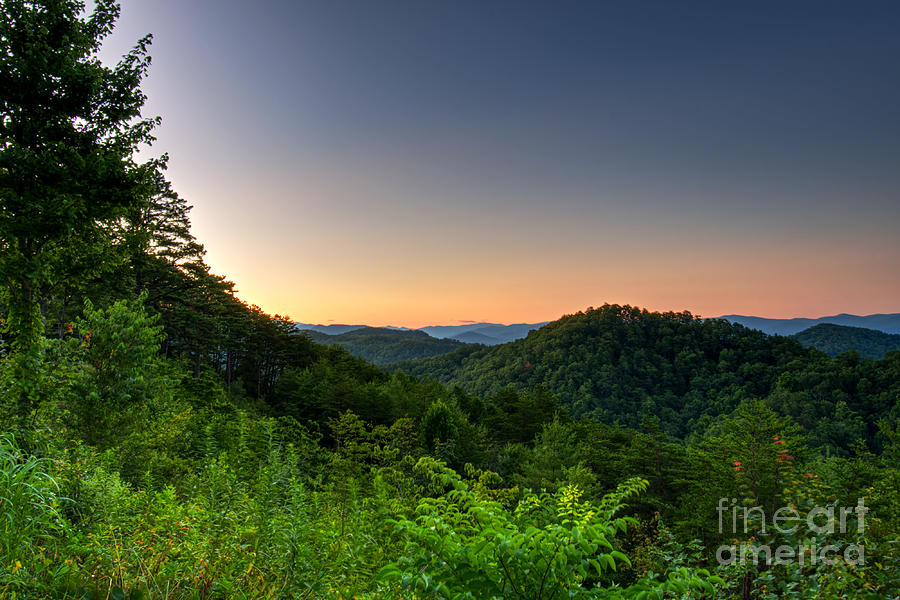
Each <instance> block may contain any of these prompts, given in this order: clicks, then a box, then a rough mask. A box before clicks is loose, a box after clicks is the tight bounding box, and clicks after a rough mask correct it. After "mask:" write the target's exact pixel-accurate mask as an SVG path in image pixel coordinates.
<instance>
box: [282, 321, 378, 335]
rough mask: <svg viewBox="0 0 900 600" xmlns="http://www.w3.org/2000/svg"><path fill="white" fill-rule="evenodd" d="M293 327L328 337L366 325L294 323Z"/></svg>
mask: <svg viewBox="0 0 900 600" xmlns="http://www.w3.org/2000/svg"><path fill="white" fill-rule="evenodd" d="M295 325H296V326H297V329H302V330H303V331H315V332H318V333H325V334H328V335H340V334H342V333H347V332H348V331H353V330H354V329H362V328H364V327H368V326H367V325H311V324H310V323H295Z"/></svg>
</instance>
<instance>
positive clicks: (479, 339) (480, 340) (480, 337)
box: [445, 331, 500, 346]
mask: <svg viewBox="0 0 900 600" xmlns="http://www.w3.org/2000/svg"><path fill="white" fill-rule="evenodd" d="M445 339H448V340H459V341H460V342H464V343H466V344H484V345H485V346H495V345H497V344H499V343H500V340H498V339H497V338H493V337H491V336H489V335H484V334H482V333H478V332H477V331H466V332H465V333H460V334H459V335H455V336H453V337H452V338H445Z"/></svg>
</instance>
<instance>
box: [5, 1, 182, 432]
mask: <svg viewBox="0 0 900 600" xmlns="http://www.w3.org/2000/svg"><path fill="white" fill-rule="evenodd" d="M0 8H2V16H0V90H2V92H0V208H2V211H0V271H2V273H3V275H4V277H5V280H6V281H5V284H6V286H7V287H8V291H9V298H8V315H7V316H8V327H9V330H10V333H11V334H12V337H13V350H14V353H15V355H16V356H17V361H16V369H17V370H18V376H17V377H16V379H17V380H18V381H19V382H20V384H21V386H22V390H21V394H20V416H22V417H24V415H22V414H21V413H22V411H24V412H27V411H28V409H29V408H30V400H29V389H28V384H27V382H28V374H29V365H30V364H32V363H34V362H35V361H36V360H37V359H38V353H39V347H40V343H39V342H40V338H41V336H42V335H43V333H44V331H43V330H44V324H43V317H42V311H41V308H42V301H43V300H45V299H46V297H47V294H48V289H49V288H50V287H51V286H52V285H54V284H55V283H58V282H59V280H62V279H65V278H66V277H67V276H71V275H70V274H71V273H72V272H73V271H77V270H78V269H73V265H74V264H75V263H78V264H80V266H81V268H82V269H83V271H84V272H88V273H90V272H91V271H94V272H96V271H97V270H99V268H101V267H102V264H103V262H105V261H103V260H99V261H98V257H99V256H102V255H103V249H105V248H109V246H110V244H109V237H110V235H111V232H112V230H113V229H114V227H115V225H116V223H117V222H118V220H119V219H120V218H121V217H123V216H124V215H125V212H126V209H127V208H128V207H129V206H131V205H133V204H134V203H135V202H136V201H137V199H138V198H140V197H141V196H142V195H146V194H147V193H150V192H149V188H152V186H153V177H152V174H153V173H155V172H157V171H158V170H159V169H160V168H161V167H162V165H163V164H164V159H160V160H151V161H148V162H146V163H143V164H138V163H137V162H136V161H135V159H134V154H135V152H136V150H138V149H139V148H140V147H141V146H142V145H143V144H149V143H150V142H152V140H153V138H152V136H151V130H152V129H153V127H154V126H155V125H156V124H157V123H158V119H144V118H141V108H142V106H143V104H144V101H145V99H146V97H145V96H144V94H143V93H142V92H141V90H140V84H141V81H142V79H143V77H144V75H145V74H146V72H147V69H148V67H149V65H150V58H149V56H148V55H147V49H148V47H149V44H150V40H151V37H150V36H149V35H148V36H147V37H145V38H143V39H141V40H140V41H139V42H138V43H137V45H136V46H135V48H134V49H133V50H132V51H131V52H130V53H128V54H127V55H125V56H124V57H123V58H122V60H121V61H120V62H119V63H118V64H117V65H116V66H115V67H113V68H110V67H106V66H104V65H103V64H101V62H100V60H99V59H98V58H97V52H98V50H99V48H100V45H101V43H102V41H103V40H104V38H106V36H108V35H109V34H110V33H111V32H112V30H113V26H114V23H115V21H116V19H117V17H118V15H119V7H118V4H116V2H115V1H114V0H99V1H98V2H97V3H96V5H95V7H94V9H93V11H92V12H91V13H90V14H89V15H88V14H85V12H84V8H85V6H84V3H83V2H81V1H80V0H42V1H26V0H0ZM85 259H87V260H89V261H91V263H85ZM81 263H85V264H81Z"/></svg>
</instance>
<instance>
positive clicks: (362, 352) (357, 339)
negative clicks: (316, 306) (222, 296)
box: [303, 327, 463, 365]
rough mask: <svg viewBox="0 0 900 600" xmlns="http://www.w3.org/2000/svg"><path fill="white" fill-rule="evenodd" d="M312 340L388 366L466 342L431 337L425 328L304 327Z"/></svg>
mask: <svg viewBox="0 0 900 600" xmlns="http://www.w3.org/2000/svg"><path fill="white" fill-rule="evenodd" d="M303 332H304V333H306V335H308V336H309V339H311V340H313V341H314V342H317V343H319V344H325V345H327V346H331V345H337V346H340V347H342V348H345V349H346V350H347V352H349V353H350V354H352V355H353V356H358V357H360V358H364V359H366V360H368V361H371V362H373V363H375V364H376V365H387V364H390V363H394V362H399V361H401V360H410V359H414V358H428V357H430V356H436V355H438V354H445V353H447V352H451V351H452V350H455V349H457V348H459V347H460V346H462V345H463V343H462V342H460V341H458V340H454V339H449V338H445V339H440V338H435V337H431V336H430V335H428V334H427V333H425V332H424V331H420V330H411V331H404V330H398V329H387V328H382V327H361V328H359V329H354V330H352V331H346V332H343V333H338V334H331V335H329V334H327V333H321V332H318V331H312V330H303Z"/></svg>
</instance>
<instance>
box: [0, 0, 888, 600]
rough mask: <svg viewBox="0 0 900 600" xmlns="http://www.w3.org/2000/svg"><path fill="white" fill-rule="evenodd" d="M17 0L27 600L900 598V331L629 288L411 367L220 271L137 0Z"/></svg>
mask: <svg viewBox="0 0 900 600" xmlns="http://www.w3.org/2000/svg"><path fill="white" fill-rule="evenodd" d="M0 9H2V18H0V44H2V52H0V86H2V90H3V94H2V96H0V207H2V216H0V268H2V275H3V279H2V282H0V286H2V287H0V313H2V319H3V326H4V329H3V337H2V346H0V351H2V358H0V361H2V362H0V418H2V420H0V423H2V430H0V597H4V598H16V599H18V598H70V599H75V598H78V599H85V598H89V599H92V598H104V599H110V598H116V599H119V598H132V599H136V598H185V599H187V598H335V599H336V598H351V597H357V598H372V599H375V598H423V599H424V598H470V599H475V598H478V599H483V598H520V599H526V598H527V599H549V598H553V599H561V598H576V597H578V598H629V599H636V598H741V599H749V598H755V599H756V598H760V599H775V598H785V597H795V598H813V597H815V598H828V599H832V598H833V599H837V598H863V597H871V598H896V597H898V594H900V577H898V566H900V562H898V554H900V552H898V544H897V543H896V541H897V534H898V531H900V469H898V464H900V353H897V352H892V353H888V355H887V356H886V357H885V358H883V359H881V360H868V359H863V358H861V357H860V356H859V355H858V354H855V353H847V354H842V355H839V356H837V357H835V358H831V357H828V356H826V355H825V354H823V353H821V352H819V351H817V350H809V349H805V348H803V347H802V346H801V345H800V344H799V343H798V342H796V341H794V340H791V339H788V338H781V337H768V336H765V335H763V334H761V333H759V332H754V331H751V330H748V329H745V328H743V327H740V326H736V325H731V324H728V323H726V322H723V321H706V322H704V321H700V320H698V319H696V318H694V317H693V316H692V315H690V314H689V313H653V312H648V311H646V310H641V309H638V308H635V307H630V306H617V305H605V306H603V307H601V308H599V309H589V310H587V311H585V312H582V313H578V314H575V315H570V316H568V317H564V318H562V319H560V320H558V321H555V322H553V323H550V324H548V325H547V326H545V327H543V328H542V329H540V330H538V331H534V332H531V333H530V334H529V335H528V337H527V338H525V339H522V340H518V341H515V342H512V343H508V344H504V345H499V346H495V347H491V348H486V347H478V346H463V347H460V348H458V349H457V350H454V351H453V352H451V353H449V354H446V355H443V356H439V357H435V358H430V359H424V360H419V361H411V362H404V363H401V364H400V365H398V366H397V368H395V369H393V370H392V372H387V371H384V370H382V369H380V368H379V367H378V366H376V365H374V364H372V363H371V362H368V361H367V360H364V359H362V358H359V357H355V356H352V355H351V354H350V353H349V352H348V351H347V350H346V349H344V348H341V347H338V346H324V345H320V344H317V343H315V342H314V341H312V340H311V339H310V338H309V337H308V336H307V335H305V334H303V333H301V332H299V331H298V330H297V328H296V327H295V325H294V322H293V321H292V320H291V319H290V318H289V317H287V316H281V315H269V314H266V313H265V312H264V311H263V310H262V309H260V308H259V307H256V306H252V305H248V304H247V303H245V302H243V301H241V300H240V299H239V298H238V297H237V296H236V294H235V291H234V286H233V285H232V284H231V283H230V282H229V281H228V280H227V279H225V278H224V277H221V276H219V275H215V274H213V273H211V272H210V269H209V267H208V265H207V264H206V263H205V261H204V250H203V246H202V244H200V242H198V240H196V239H194V237H193V235H192V234H191V231H190V223H189V206H188V204H187V202H186V200H185V199H182V198H181V197H179V195H178V194H177V193H176V192H175V190H174V189H173V187H172V186H171V184H170V183H169V182H168V181H167V179H166V176H165V167H166V158H165V156H162V157H160V158H157V159H151V160H148V161H145V162H139V161H138V160H137V159H136V158H135V156H136V150H137V149H139V148H144V147H145V146H146V145H147V144H148V143H149V142H151V141H152V130H153V127H154V125H155V123H156V122H157V121H156V120H154V119H146V118H144V117H143V116H142V113H141V110H142V106H143V103H144V96H143V93H142V92H141V87H140V86H141V81H142V78H143V77H144V75H145V74H146V72H147V69H148V67H149V57H148V51H149V38H147V39H144V40H141V41H139V42H138V44H137V46H136V47H135V49H134V51H132V52H131V53H129V54H128V55H126V56H125V57H124V58H123V59H122V61H121V62H120V63H119V64H118V65H117V66H115V67H106V66H103V65H102V64H101V63H100V62H99V61H98V60H97V59H96V53H97V50H98V48H99V47H100V44H101V42H102V41H103V39H104V38H105V37H106V36H107V35H108V34H109V33H110V32H111V30H112V28H113V26H114V24H115V21H116V18H117V16H118V12H119V9H118V6H117V5H116V4H115V2H113V1H112V0H101V1H99V2H97V3H96V4H94V5H92V7H91V10H90V12H89V13H85V12H84V5H83V4H82V3H80V2H77V1H74V0H47V1H42V2H24V1H21V0H0ZM361 335H365V332H363V334H361ZM722 499H732V500H731V501H730V503H726V505H722ZM858 502H864V503H865V507H866V509H867V510H868V511H869V513H868V516H866V513H864V512H863V511H861V510H860V511H856V512H852V514H851V515H850V516H849V519H850V525H851V527H850V529H849V530H848V531H844V532H836V531H831V530H828V529H827V528H818V527H817V528H812V527H809V528H804V529H800V530H795V531H791V532H789V533H788V532H785V531H781V530H777V529H773V528H772V527H769V528H768V529H767V528H766V527H765V524H766V522H765V521H762V520H760V519H759V518H758V514H759V513H758V512H756V513H752V514H753V515H757V516H756V517H754V518H751V511H749V510H745V509H741V510H742V511H743V512H740V511H739V510H738V506H742V507H759V511H762V512H763V514H764V515H770V516H771V515H772V514H773V511H776V510H778V507H789V508H790V509H791V510H793V511H795V512H796V514H797V519H798V520H802V519H805V518H807V517H810V515H813V516H814V515H815V514H816V511H817V510H818V509H820V508H822V507H828V506H830V507H832V509H834V508H836V507H859V504H858ZM739 512H740V518H741V519H742V520H743V522H742V523H741V526H740V527H738V526H737V525H736V524H737V520H738V518H739V517H738V514H739ZM726 513H727V515H728V517H729V518H731V517H732V514H733V519H734V523H735V526H734V527H733V528H723V527H722V523H723V522H724V521H723V520H722V517H723V515H725V514H726ZM842 514H843V513H842ZM847 518H848V517H847V515H846V514H843V516H842V519H844V520H846V519H847ZM726 521H727V519H726ZM782 546H785V547H793V548H798V550H797V552H799V554H800V555H801V556H803V557H806V556H807V555H806V554H805V552H806V549H808V548H809V547H810V546H815V547H816V548H819V550H817V551H816V552H819V551H821V549H822V548H826V549H827V548H837V549H838V550H836V551H835V552H836V553H837V554H835V553H834V552H833V553H832V554H831V555H829V556H828V557H827V558H828V559H829V560H818V561H810V560H784V561H781V560H773V559H772V557H771V556H768V557H766V555H765V553H764V551H763V548H768V547H772V548H776V547H778V548H780V547H782ZM722 548H726V549H728V548H730V549H731V550H730V552H733V553H737V552H738V551H741V552H744V551H749V552H750V553H755V554H756V555H757V558H758V560H755V561H749V562H744V561H737V560H733V561H731V562H729V561H723V560H722V552H721V549H722ZM853 548H856V549H857V551H856V554H853V553H852V552H850V550H852V549H853ZM859 548H864V549H865V560H862V561H860V560H858V559H859V558H860V555H859V551H858V549H859ZM760 554H762V558H761V559H759V558H760ZM794 556H795V557H796V556H797V555H796V554H795V555H794ZM823 556H824V555H823ZM835 556H837V557H838V558H836V559H835V560H831V559H832V558H834V557H835Z"/></svg>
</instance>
